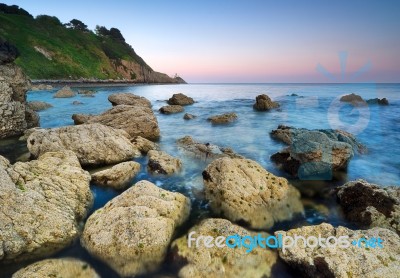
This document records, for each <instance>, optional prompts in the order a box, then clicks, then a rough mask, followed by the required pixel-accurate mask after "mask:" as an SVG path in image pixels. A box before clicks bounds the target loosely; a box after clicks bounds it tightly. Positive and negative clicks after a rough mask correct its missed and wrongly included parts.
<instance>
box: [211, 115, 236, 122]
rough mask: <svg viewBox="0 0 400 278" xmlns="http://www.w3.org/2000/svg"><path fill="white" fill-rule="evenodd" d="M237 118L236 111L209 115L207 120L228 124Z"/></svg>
mask: <svg viewBox="0 0 400 278" xmlns="http://www.w3.org/2000/svg"><path fill="white" fill-rule="evenodd" d="M236 120H237V115H236V113H225V114H221V115H216V116H212V117H209V118H208V119H207V121H210V122H211V123H212V124H228V123H231V122H234V121H236Z"/></svg>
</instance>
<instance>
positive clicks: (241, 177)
mask: <svg viewBox="0 0 400 278" xmlns="http://www.w3.org/2000/svg"><path fill="white" fill-rule="evenodd" d="M203 180H204V186H205V194H206V199H207V200H209V201H210V207H211V209H212V210H213V211H214V212H215V213H217V214H222V215H223V216H224V217H226V218H227V219H229V220H231V221H234V222H243V223H245V224H247V225H249V226H250V227H251V228H255V229H268V228H271V227H272V226H273V225H274V224H275V223H276V222H279V221H283V220H289V219H291V218H292V217H293V215H294V214H296V213H301V212H303V206H302V204H301V202H300V193H299V192H298V191H297V189H295V188H294V187H293V186H291V185H290V184H289V183H288V181H287V180H286V179H285V178H281V177H277V176H274V175H273V174H271V173H269V172H267V171H266V170H265V169H264V168H262V167H261V166H260V165H259V164H257V163H256V162H255V161H252V160H249V159H239V158H233V159H232V158H227V157H224V158H219V159H217V160H215V161H213V162H212V163H211V164H209V165H208V166H207V168H206V169H205V170H204V171H203Z"/></svg>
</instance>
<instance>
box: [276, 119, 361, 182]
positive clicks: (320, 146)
mask: <svg viewBox="0 0 400 278" xmlns="http://www.w3.org/2000/svg"><path fill="white" fill-rule="evenodd" d="M271 136H272V138H274V139H276V140H278V141H282V142H284V143H286V144H289V147H287V148H284V149H283V150H282V151H280V152H278V153H276V154H274V155H272V156H271V159H272V161H274V162H275V163H276V164H277V165H278V166H279V167H282V168H283V170H285V171H286V172H287V173H289V174H290V175H292V176H293V177H298V178H300V179H325V180H329V179H332V176H333V174H334V173H335V172H336V171H339V170H345V169H346V168H347V165H348V162H349V160H350V159H351V158H352V157H353V156H354V154H357V153H363V152H365V151H366V148H365V147H364V146H363V145H362V144H360V143H359V142H358V141H357V139H356V138H355V137H354V136H353V135H352V134H350V133H348V132H345V131H342V130H332V129H319V130H308V129H304V128H292V127H287V126H282V125H280V126H279V127H278V129H276V130H273V131H272V132H271Z"/></svg>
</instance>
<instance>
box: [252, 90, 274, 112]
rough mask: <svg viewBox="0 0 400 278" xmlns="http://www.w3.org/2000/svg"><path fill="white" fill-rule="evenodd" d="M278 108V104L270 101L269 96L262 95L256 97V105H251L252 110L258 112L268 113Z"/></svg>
mask: <svg viewBox="0 0 400 278" xmlns="http://www.w3.org/2000/svg"><path fill="white" fill-rule="evenodd" d="M278 107H279V103H278V102H276V101H272V100H271V99H270V97H269V96H267V95H264V94H263V95H259V96H257V97H256V103H254V105H253V108H254V109H255V110H258V111H268V110H271V109H274V108H278Z"/></svg>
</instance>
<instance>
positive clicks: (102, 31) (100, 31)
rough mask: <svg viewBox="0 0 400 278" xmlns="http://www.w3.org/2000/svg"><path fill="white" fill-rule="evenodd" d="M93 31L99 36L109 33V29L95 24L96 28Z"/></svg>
mask: <svg viewBox="0 0 400 278" xmlns="http://www.w3.org/2000/svg"><path fill="white" fill-rule="evenodd" d="M94 31H95V33H96V35H98V36H100V37H108V36H109V35H110V31H109V30H108V29H107V28H106V27H104V26H99V25H96V29H95V30H94Z"/></svg>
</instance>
